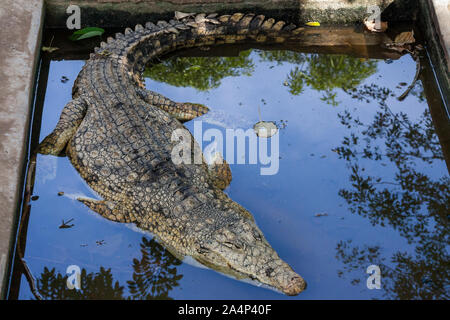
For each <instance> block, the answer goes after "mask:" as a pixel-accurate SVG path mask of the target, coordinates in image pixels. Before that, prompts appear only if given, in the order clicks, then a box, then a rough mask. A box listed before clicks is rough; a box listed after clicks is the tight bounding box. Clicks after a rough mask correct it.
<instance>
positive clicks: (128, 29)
mask: <svg viewBox="0 0 450 320" xmlns="http://www.w3.org/2000/svg"><path fill="white" fill-rule="evenodd" d="M132 32H133V30H132V29H131V28H126V29H125V34H130V33H132Z"/></svg>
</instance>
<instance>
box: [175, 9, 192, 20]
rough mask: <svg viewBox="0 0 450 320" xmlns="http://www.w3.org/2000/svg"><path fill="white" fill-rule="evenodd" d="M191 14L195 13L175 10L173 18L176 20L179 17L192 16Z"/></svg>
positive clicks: (179, 18)
mask: <svg viewBox="0 0 450 320" xmlns="http://www.w3.org/2000/svg"><path fill="white" fill-rule="evenodd" d="M193 16H195V13H185V12H180V11H175V19H177V20H181V19H184V18H188V17H193Z"/></svg>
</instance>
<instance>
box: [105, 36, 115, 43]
mask: <svg viewBox="0 0 450 320" xmlns="http://www.w3.org/2000/svg"><path fill="white" fill-rule="evenodd" d="M106 41H107V42H108V43H111V42H114V38H113V37H108V38H107V39H106Z"/></svg>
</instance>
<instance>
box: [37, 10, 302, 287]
mask: <svg viewBox="0 0 450 320" xmlns="http://www.w3.org/2000/svg"><path fill="white" fill-rule="evenodd" d="M302 29H303V28H302V27H298V26H296V25H294V24H287V23H285V22H284V21H275V19H273V18H266V17H265V16H264V15H257V14H243V13H235V14H232V15H221V16H219V15H217V14H184V13H180V12H176V14H175V17H174V19H172V20H170V21H158V22H157V23H156V24H154V23H152V22H148V23H146V24H145V26H143V25H140V24H138V25H136V27H135V29H134V30H133V29H131V28H126V29H125V32H124V33H117V34H116V35H115V37H108V38H107V40H106V41H104V42H101V44H100V45H99V46H98V47H96V48H95V50H94V52H93V53H91V54H90V58H89V59H88V60H87V61H86V63H85V65H84V66H83V68H82V70H81V71H80V73H79V75H78V77H77V78H76V80H75V82H74V85H73V89H72V100H71V101H69V102H68V103H67V104H66V106H65V107H64V109H63V111H62V113H61V115H60V119H59V121H58V123H57V125H56V127H55V129H54V130H53V131H52V133H50V134H49V135H48V136H47V137H46V138H45V139H44V140H43V141H42V142H41V143H40V144H39V146H38V149H37V152H38V153H40V154H50V155H56V156H61V155H67V156H68V158H69V160H70V162H71V163H72V165H73V166H74V167H75V168H76V170H77V171H78V173H79V174H80V176H81V177H82V178H83V179H84V180H85V181H86V182H87V184H88V185H89V186H90V187H91V188H92V189H93V190H94V191H95V192H96V193H97V194H98V195H100V196H101V197H102V200H98V199H90V198H79V199H78V200H79V201H80V202H82V203H84V204H85V205H86V206H87V207H89V208H90V209H91V210H93V211H95V212H97V213H98V214H100V215H101V216H103V217H105V218H106V219H109V220H112V221H117V222H122V223H134V224H135V225H136V226H137V227H139V228H140V229H144V230H146V231H149V232H150V233H152V234H153V235H154V236H155V237H156V238H157V240H158V241H159V242H160V243H161V244H162V245H163V246H165V247H166V248H167V249H168V250H169V251H170V252H172V253H173V254H174V255H176V256H178V257H190V258H193V259H194V260H196V261H197V262H199V263H201V264H202V265H204V266H207V267H209V268H211V269H214V270H216V271H218V272H221V273H223V274H226V275H230V276H233V277H234V278H237V279H242V280H250V281H252V280H253V281H255V282H256V283H258V284H260V285H266V286H269V287H271V288H273V289H275V290H277V291H281V292H282V293H284V294H286V295H297V294H299V293H300V292H302V291H303V290H304V289H305V288H306V282H305V280H304V279H303V278H302V277H301V276H300V275H298V274H297V273H296V272H295V271H294V270H293V269H292V268H291V266H289V265H288V264H287V263H286V262H285V261H283V260H282V259H281V258H280V257H279V256H278V254H277V252H276V251H275V250H274V249H273V248H272V247H271V245H270V244H269V243H268V241H267V240H266V239H265V237H264V235H263V233H262V232H261V230H260V229H259V228H258V226H257V225H256V222H255V219H254V217H253V216H252V214H251V213H250V212H249V211H247V210H246V209H245V208H244V207H242V206H241V205H239V204H238V203H236V202H234V201H233V200H232V199H231V198H229V197H228V195H226V193H225V192H224V189H225V188H226V187H227V185H228V184H229V183H230V181H231V171H230V169H229V166H228V164H227V163H226V162H224V161H223V162H220V161H219V162H216V163H214V164H212V165H208V164H207V163H206V161H205V160H204V158H203V157H202V160H201V161H200V163H198V164H190V163H184V162H181V163H175V161H171V154H172V150H173V148H174V147H175V146H176V145H177V143H178V142H179V141H176V140H175V141H174V139H172V133H173V132H174V131H175V130H177V129H180V130H183V129H184V128H185V127H184V125H183V122H185V121H188V120H191V119H194V118H196V117H198V116H200V115H202V114H205V113H207V112H208V110H209V108H208V107H206V106H204V105H201V104H196V103H180V102H174V101H172V100H170V99H169V98H167V97H164V96H163V95H160V94H158V93H156V92H153V91H150V90H147V89H146V87H145V85H144V80H143V78H142V73H143V71H144V69H145V65H146V63H148V62H149V61H151V59H156V58H158V57H160V56H161V55H164V54H168V53H169V52H173V51H175V50H180V49H185V48H192V47H204V46H212V45H220V44H228V43H237V42H243V41H250V42H254V43H280V42H283V41H285V40H286V39H288V38H290V37H294V36H295V35H297V34H299V33H300V32H301V30H302ZM184 130H186V129H184ZM189 134H190V133H189ZM193 144H195V146H197V147H198V144H197V143H196V142H195V140H193ZM194 149H195V148H194ZM200 153H201V152H200Z"/></svg>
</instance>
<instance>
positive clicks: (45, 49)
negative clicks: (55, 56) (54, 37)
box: [42, 47, 59, 53]
mask: <svg viewBox="0 0 450 320" xmlns="http://www.w3.org/2000/svg"><path fill="white" fill-rule="evenodd" d="M58 49H59V48H56V47H42V51H44V52H50V53H52V52H53V51H56V50H58Z"/></svg>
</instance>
